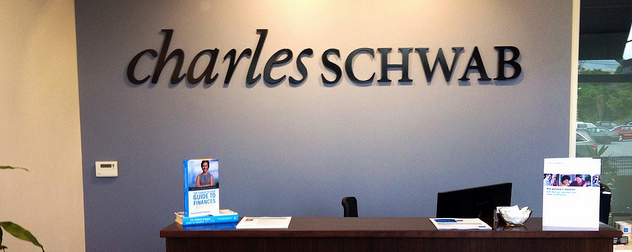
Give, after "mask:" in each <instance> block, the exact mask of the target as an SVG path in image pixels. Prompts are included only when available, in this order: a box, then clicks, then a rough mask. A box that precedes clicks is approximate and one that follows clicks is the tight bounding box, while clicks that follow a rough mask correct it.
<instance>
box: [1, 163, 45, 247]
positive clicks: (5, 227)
mask: <svg viewBox="0 0 632 252" xmlns="http://www.w3.org/2000/svg"><path fill="white" fill-rule="evenodd" d="M0 169H3V170H6V169H12V170H16V169H18V170H25V171H29V170H27V169H26V168H22V167H13V166H8V165H3V166H0ZM5 231H6V232H7V233H9V234H11V235H13V236H14V237H15V238H18V239H20V240H25V241H28V242H31V243H33V245H35V246H38V247H40V248H42V252H44V246H42V244H40V243H39V242H38V241H37V238H35V236H33V234H31V232H30V231H28V230H26V229H24V228H22V227H21V226H20V225H18V224H15V223H13V222H11V221H0V249H2V251H6V249H7V247H6V246H5V245H4V244H3V243H2V235H3V232H5Z"/></svg>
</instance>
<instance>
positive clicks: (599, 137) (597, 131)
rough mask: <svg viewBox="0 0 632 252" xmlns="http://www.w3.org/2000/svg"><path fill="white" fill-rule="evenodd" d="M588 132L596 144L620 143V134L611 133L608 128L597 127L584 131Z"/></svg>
mask: <svg viewBox="0 0 632 252" xmlns="http://www.w3.org/2000/svg"><path fill="white" fill-rule="evenodd" d="M584 130H585V131H586V132H588V135H590V136H591V137H592V138H593V139H594V140H595V142H597V143H600V144H609V143H612V141H619V134H617V132H616V131H610V130H609V129H607V128H603V127H595V128H586V129H584Z"/></svg>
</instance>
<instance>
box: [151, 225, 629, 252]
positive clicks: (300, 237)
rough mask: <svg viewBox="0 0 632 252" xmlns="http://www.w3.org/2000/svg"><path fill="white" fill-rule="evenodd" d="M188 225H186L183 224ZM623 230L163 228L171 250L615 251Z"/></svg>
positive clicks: (535, 227) (532, 227) (530, 227)
mask: <svg viewBox="0 0 632 252" xmlns="http://www.w3.org/2000/svg"><path fill="white" fill-rule="evenodd" d="M185 229H186V230H185ZM620 236H621V232H620V231H619V230H617V229H615V228H613V227H610V226H608V225H605V224H601V226H600V228H599V230H596V231H544V230H542V219H541V218H531V219H530V220H528V221H527V222H526V223H525V226H524V227H514V228H508V227H498V228H496V229H494V230H481V231H479V230H437V229H436V228H435V226H434V225H433V224H432V222H430V220H429V218H416V217H389V218H372V217H360V218H354V217H347V218H345V217H293V218H292V221H291V222H290V226H289V228H287V229H248V230H242V229H240V230H235V229H234V224H233V225H232V226H231V225H223V226H220V225H208V226H189V227H186V228H184V227H182V226H181V225H180V224H177V223H173V224H171V225H169V226H167V227H165V228H164V229H162V230H160V237H163V238H166V245H167V251H168V252H176V251H178V252H180V251H222V252H227V251H247V252H251V251H290V252H296V251H301V252H303V251H305V252H307V251H351V252H360V251H459V252H462V251H481V252H487V251H512V252H520V251H525V252H526V251H528V252H532V251H556V252H562V251H574V252H575V251H593V252H598V251H603V252H606V251H610V252H611V251H612V250H613V238H614V237H620Z"/></svg>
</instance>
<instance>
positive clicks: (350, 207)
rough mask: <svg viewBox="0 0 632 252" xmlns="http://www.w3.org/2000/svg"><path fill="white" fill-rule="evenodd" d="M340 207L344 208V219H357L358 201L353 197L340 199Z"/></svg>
mask: <svg viewBox="0 0 632 252" xmlns="http://www.w3.org/2000/svg"><path fill="white" fill-rule="evenodd" d="M342 207H343V208H344V211H345V213H344V216H345V217H358V201H357V200H356V198H355V197H351V196H348V197H344V198H342Z"/></svg>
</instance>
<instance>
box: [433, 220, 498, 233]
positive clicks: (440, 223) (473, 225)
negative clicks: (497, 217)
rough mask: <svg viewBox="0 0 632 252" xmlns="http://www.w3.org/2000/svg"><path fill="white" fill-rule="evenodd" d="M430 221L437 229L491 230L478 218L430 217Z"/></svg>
mask: <svg viewBox="0 0 632 252" xmlns="http://www.w3.org/2000/svg"><path fill="white" fill-rule="evenodd" d="M430 221H432V224H434V225H435V227H436V228H437V229H439V230H492V227H490V226H489V225H487V223H485V222H484V221H482V220H481V219H479V218H462V219H456V218H430Z"/></svg>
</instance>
